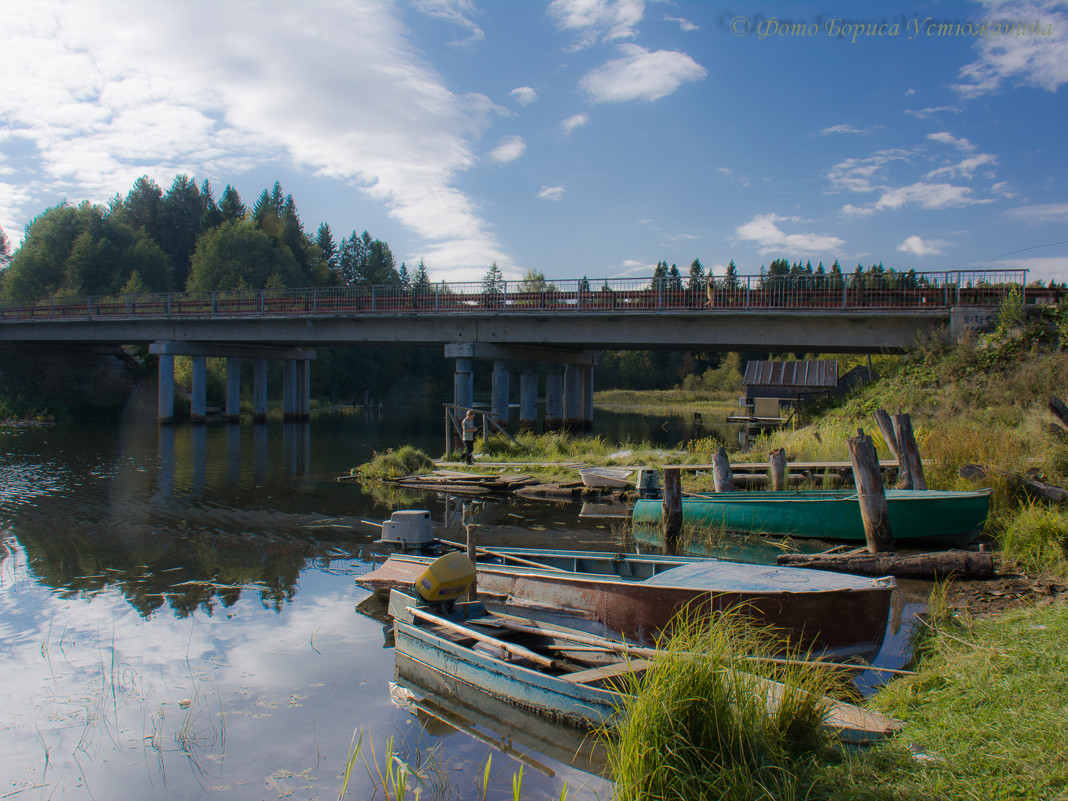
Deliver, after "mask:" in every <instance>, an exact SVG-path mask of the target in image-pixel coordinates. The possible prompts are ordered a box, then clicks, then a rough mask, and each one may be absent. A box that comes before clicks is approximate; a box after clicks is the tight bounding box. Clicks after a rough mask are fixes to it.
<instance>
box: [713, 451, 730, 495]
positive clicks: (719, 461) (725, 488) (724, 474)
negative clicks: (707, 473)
mask: <svg viewBox="0 0 1068 801" xmlns="http://www.w3.org/2000/svg"><path fill="white" fill-rule="evenodd" d="M712 478H713V480H714V481H715V486H716V492H733V491H734V474H733V473H732V472H731V461H730V459H729V458H728V456H727V449H726V448H724V447H722V446H721V447H720V449H719V451H718V452H717V453H716V454H715V455H714V456H713V457H712Z"/></svg>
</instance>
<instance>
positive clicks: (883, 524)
mask: <svg viewBox="0 0 1068 801" xmlns="http://www.w3.org/2000/svg"><path fill="white" fill-rule="evenodd" d="M848 445H849V461H850V462H851V463H852V465H853V479H854V481H855V482H856V487H857V500H858V502H859V503H860V516H861V519H862V520H863V521H864V538H865V540H867V543H868V553H888V552H890V551H892V550H894V538H893V534H892V532H891V531H890V510H889V508H888V507H887V505H886V493H885V491H884V489H883V476H882V472H881V471H880V470H879V456H878V454H877V453H876V452H875V444H874V443H873V442H872V441H871V437H869V436H867V435H866V434H865V433H864V429H862V428H858V429H857V436H855V437H850V438H849V440H848Z"/></svg>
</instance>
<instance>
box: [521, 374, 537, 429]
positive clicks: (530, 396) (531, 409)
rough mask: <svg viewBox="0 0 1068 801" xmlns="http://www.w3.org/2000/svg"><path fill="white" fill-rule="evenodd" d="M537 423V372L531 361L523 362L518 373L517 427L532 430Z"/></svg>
mask: <svg viewBox="0 0 1068 801" xmlns="http://www.w3.org/2000/svg"><path fill="white" fill-rule="evenodd" d="M537 423H538V373H537V369H536V367H535V365H534V363H533V362H523V372H522V373H520V374H519V428H520V429H527V430H532V429H534V428H535V427H536V426H537Z"/></svg>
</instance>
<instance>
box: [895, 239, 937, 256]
mask: <svg viewBox="0 0 1068 801" xmlns="http://www.w3.org/2000/svg"><path fill="white" fill-rule="evenodd" d="M947 244H949V243H948V242H943V241H942V240H936V239H931V240H928V241H926V242H925V241H924V240H923V239H921V238H920V237H919V236H916V235H915V234H913V235H912V236H909V237H905V241H904V242H902V243H901V244H900V245H898V246H897V249H898V251H900V252H901V253H909V254H911V255H913V256H938V255H941V253H942V248H943V247H945V246H946V245H947Z"/></svg>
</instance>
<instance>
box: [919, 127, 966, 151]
mask: <svg viewBox="0 0 1068 801" xmlns="http://www.w3.org/2000/svg"><path fill="white" fill-rule="evenodd" d="M927 138H928V139H930V140H931V141H933V142H941V143H942V144H944V145H953V147H955V148H957V149H958V150H975V145H973V144H972V143H971V142H970V141H968V140H967V139H964V138H961V139H958V138H957V137H955V136H954V135H953V134H951V133H949V132H948V131H939V132H938V133H930V134H927Z"/></svg>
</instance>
